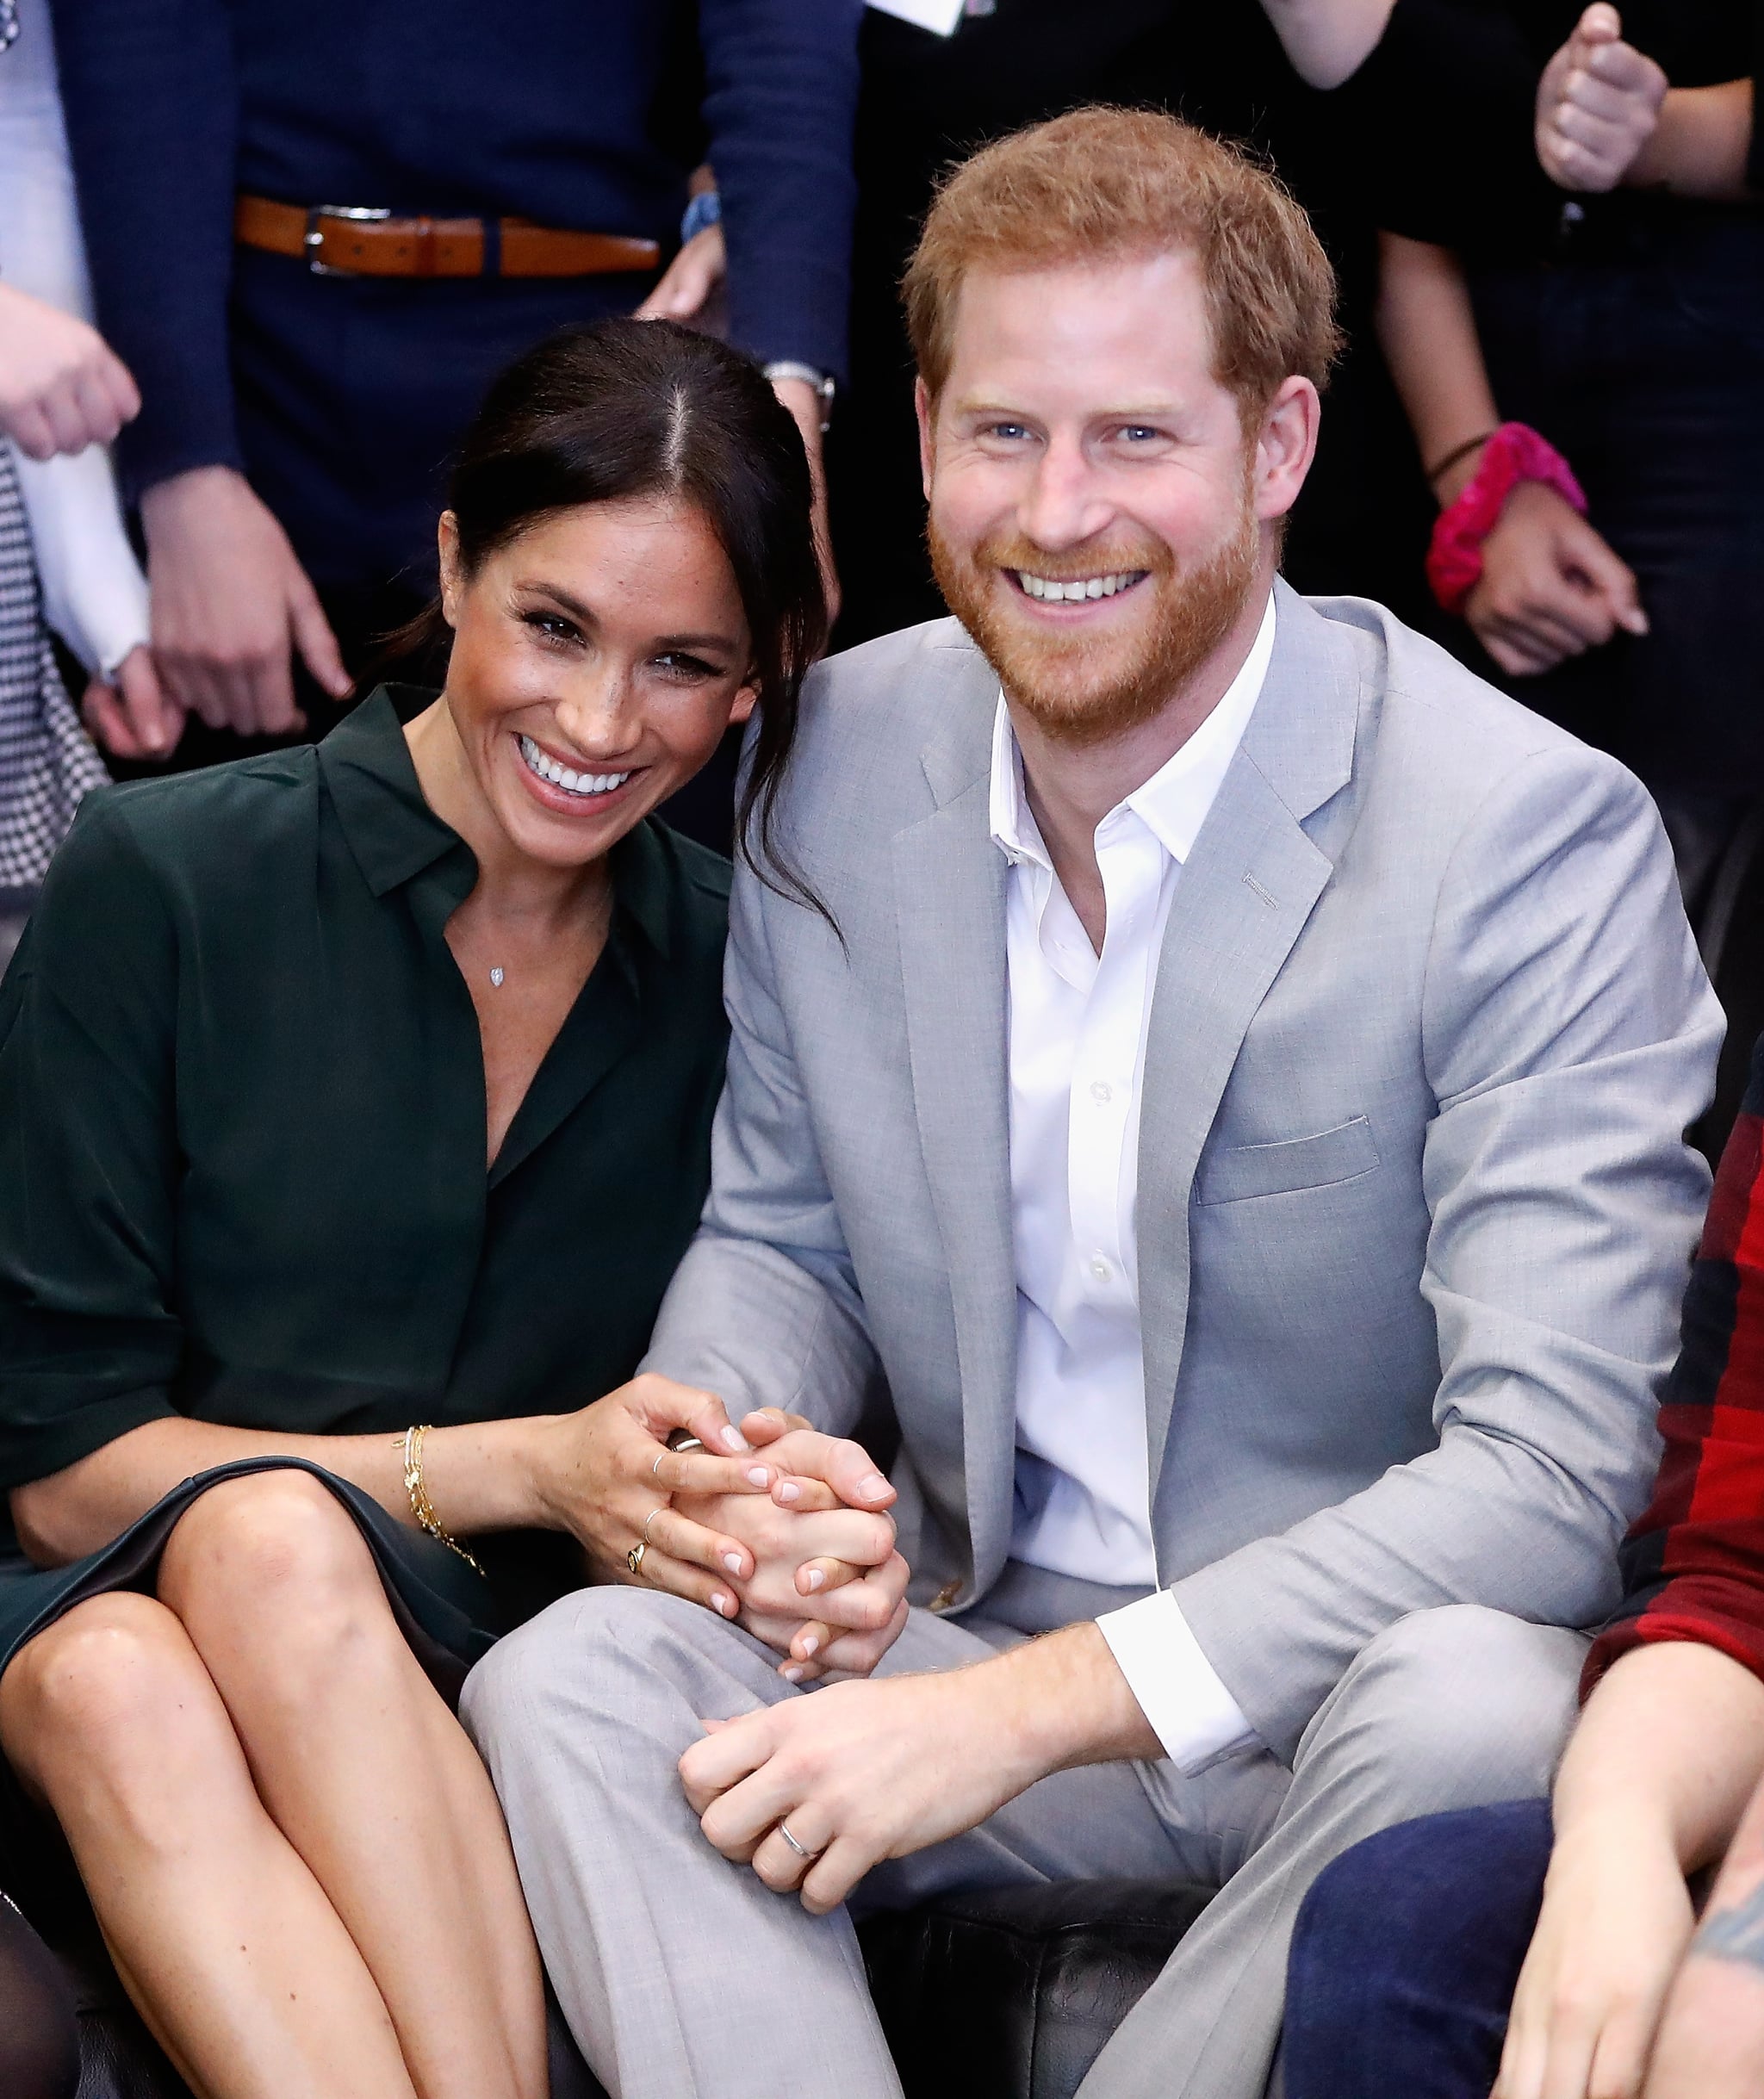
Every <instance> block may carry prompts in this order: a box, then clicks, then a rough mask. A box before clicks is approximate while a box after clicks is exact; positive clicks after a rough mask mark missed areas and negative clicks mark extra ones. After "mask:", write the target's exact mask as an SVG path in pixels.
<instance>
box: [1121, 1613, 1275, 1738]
mask: <svg viewBox="0 0 1764 2099" xmlns="http://www.w3.org/2000/svg"><path fill="white" fill-rule="evenodd" d="M1096 1626H1097V1630H1099V1631H1100V1632H1101V1633H1102V1635H1103V1638H1104V1639H1105V1640H1106V1641H1108V1643H1109V1652H1110V1653H1111V1654H1112V1655H1114V1656H1115V1661H1116V1663H1117V1665H1118V1666H1119V1667H1120V1670H1121V1674H1122V1675H1123V1676H1124V1677H1126V1679H1127V1688H1128V1690H1129V1691H1131V1692H1133V1694H1134V1697H1135V1698H1137V1699H1138V1700H1139V1701H1140V1711H1141V1712H1143V1713H1144V1714H1145V1716H1146V1720H1147V1721H1148V1722H1149V1723H1150V1724H1151V1729H1152V1733H1153V1734H1154V1735H1155V1736H1157V1737H1158V1741H1159V1742H1162V1743H1163V1745H1164V1754H1165V1755H1166V1756H1167V1757H1168V1758H1169V1759H1170V1761H1171V1763H1172V1764H1174V1765H1175V1766H1176V1767H1177V1770H1178V1771H1179V1772H1181V1773H1182V1774H1183V1777H1184V1778H1192V1777H1193V1776H1194V1775H1195V1773H1196V1772H1197V1771H1204V1770H1205V1769H1206V1767H1207V1766H1208V1764H1210V1763H1213V1762H1214V1761H1216V1760H1217V1759H1218V1758H1220V1757H1221V1756H1228V1755H1229V1754H1231V1752H1232V1751H1233V1749H1243V1748H1248V1747H1249V1746H1250V1745H1251V1744H1252V1742H1255V1740H1256V1738H1257V1737H1256V1730H1254V1729H1253V1728H1252V1726H1251V1725H1250V1723H1249V1722H1248V1721H1247V1720H1245V1717H1244V1716H1243V1709H1242V1708H1241V1707H1240V1706H1239V1704H1238V1702H1237V1700H1236V1699H1235V1698H1233V1696H1232V1695H1231V1693H1230V1692H1228V1691H1227V1689H1226V1688H1225V1686H1224V1685H1223V1684H1222V1683H1221V1681H1220V1680H1219V1673H1218V1671H1217V1670H1216V1669H1215V1668H1214V1667H1213V1665H1212V1663H1211V1662H1210V1661H1208V1659H1207V1657H1206V1655H1204V1654H1202V1651H1201V1643H1200V1642H1199V1641H1198V1640H1197V1639H1196V1637H1195V1636H1194V1634H1193V1633H1192V1632H1190V1631H1189V1622H1188V1620H1187V1619H1186V1618H1184V1617H1183V1614H1182V1606H1181V1605H1180V1604H1178V1603H1177V1600H1176V1597H1175V1594H1174V1593H1173V1592H1172V1591H1171V1590H1169V1589H1159V1590H1158V1593H1157V1594H1156V1595H1154V1596H1146V1597H1142V1598H1141V1599H1140V1601H1139V1602H1138V1603H1136V1604H1128V1605H1126V1606H1125V1607H1124V1608H1123V1609H1121V1610H1120V1611H1108V1612H1104V1613H1103V1616H1102V1617H1101V1618H1098V1619H1097V1620H1096Z"/></svg>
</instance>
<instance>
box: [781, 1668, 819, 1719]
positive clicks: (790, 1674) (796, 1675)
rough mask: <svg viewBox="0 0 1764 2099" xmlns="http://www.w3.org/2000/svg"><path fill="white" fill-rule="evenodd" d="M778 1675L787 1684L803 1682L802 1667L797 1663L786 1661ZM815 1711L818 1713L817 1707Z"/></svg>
mask: <svg viewBox="0 0 1764 2099" xmlns="http://www.w3.org/2000/svg"><path fill="white" fill-rule="evenodd" d="M778 1674H780V1676H781V1677H783V1678H784V1679H785V1680H786V1682H787V1683H792V1684H799V1683H801V1681H802V1680H803V1665H802V1664H801V1662H799V1661H786V1663H785V1665H784V1667H782V1668H781V1669H780V1671H779V1672H778ZM815 1710H816V1711H817V1712H818V1711H820V1708H819V1706H817V1707H816V1709H815Z"/></svg>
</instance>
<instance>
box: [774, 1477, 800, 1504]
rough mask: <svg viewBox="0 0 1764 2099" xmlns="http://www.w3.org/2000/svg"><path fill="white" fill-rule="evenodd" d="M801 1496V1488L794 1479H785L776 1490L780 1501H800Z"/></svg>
mask: <svg viewBox="0 0 1764 2099" xmlns="http://www.w3.org/2000/svg"><path fill="white" fill-rule="evenodd" d="M802 1498H803V1490H802V1489H801V1487H798V1485H797V1483H796V1481H794V1480H786V1481H785V1482H784V1484H783V1485H782V1486H781V1487H780V1488H779V1490H778V1499H779V1500H780V1501H800V1500H802Z"/></svg>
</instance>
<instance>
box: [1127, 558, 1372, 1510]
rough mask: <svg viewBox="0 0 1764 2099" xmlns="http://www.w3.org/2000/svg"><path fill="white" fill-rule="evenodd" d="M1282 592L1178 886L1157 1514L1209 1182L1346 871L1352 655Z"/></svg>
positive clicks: (1156, 1097)
mask: <svg viewBox="0 0 1764 2099" xmlns="http://www.w3.org/2000/svg"><path fill="white" fill-rule="evenodd" d="M1276 590H1277V593H1278V611H1277V615H1276V617H1277V621H1278V624H1277V627H1276V641H1275V649H1274V657H1273V661H1272V662H1271V663H1270V666H1269V672H1268V677H1267V680H1266V682H1265V684H1264V686H1263V688H1262V693H1261V697H1260V698H1259V699H1258V701H1257V703H1256V708H1255V712H1254V713H1253V715H1252V717H1251V719H1250V724H1249V727H1248V729H1247V730H1245V736H1244V740H1243V742H1242V744H1241V746H1240V747H1239V750H1238V753H1237V755H1236V757H1235V758H1234V759H1233V761H1232V765H1231V769H1230V770H1229V772H1228V773H1227V774H1226V777H1225V780H1224V784H1223V785H1222V786H1221V789H1220V791H1219V796H1218V799H1217V800H1216V801H1215V802H1214V805H1213V807H1212V809H1211V810H1210V811H1209V812H1208V817H1207V820H1206V822H1205V823H1204V824H1203V825H1202V828H1201V833H1200V835H1199V837H1198V838H1197V839H1196V842H1195V848H1194V851H1193V852H1192V853H1191V854H1189V859H1188V862H1187V864H1186V865H1185V866H1184V867H1183V872H1182V875H1181V877H1180V879H1178V881H1177V885H1176V894H1175V897H1174V899H1173V901H1172V903H1171V911H1170V918H1169V922H1168V924H1167V926H1166V928H1165V936H1164V946H1163V950H1162V953H1161V954H1160V956H1159V959H1158V978H1157V985H1156V990H1155V992H1154V994H1153V997H1152V1015H1151V1022H1150V1026H1149V1028H1148V1032H1147V1035H1146V1068H1145V1087H1144V1104H1143V1108H1142V1112H1141V1115H1140V1157H1139V1211H1138V1220H1137V1221H1138V1231H1139V1270H1140V1327H1141V1332H1142V1337H1143V1348H1144V1357H1145V1370H1146V1440H1147V1447H1148V1452H1149V1456H1150V1470H1151V1477H1152V1481H1153V1483H1154V1484H1153V1494H1152V1499H1153V1503H1154V1505H1155V1503H1156V1500H1157V1485H1156V1483H1157V1481H1158V1475H1159V1473H1160V1470H1161V1469H1162V1466H1163V1462H1164V1450H1165V1443H1166V1441H1167V1439H1168V1436H1169V1431H1170V1417H1171V1408H1172V1407H1173V1405H1174V1402H1175V1398H1176V1385H1177V1377H1178V1376H1179V1374H1180V1372H1181V1369H1182V1356H1183V1339H1184V1336H1185V1333H1186V1331H1187V1323H1188V1307H1189V1198H1190V1195H1191V1192H1192V1189H1193V1187H1194V1180H1195V1173H1196V1168H1197V1166H1198V1164H1199V1163H1200V1157H1201V1152H1202V1147H1203V1146H1204V1145H1205V1144H1206V1141H1207V1138H1208V1133H1209V1132H1210V1131H1211V1129H1212V1127H1213V1123H1214V1118H1215V1117H1216V1115H1217V1114H1218V1112H1219V1103H1220V1100H1221V1096H1222V1095H1223V1094H1224V1091H1225V1088H1226V1085H1227V1082H1228V1081H1229V1079H1230V1077H1231V1074H1232V1070H1233V1066H1234V1065H1235V1064H1236V1062H1237V1057H1238V1053H1239V1050H1240V1049H1241V1047H1242V1046H1243V1040H1244V1037H1245V1034H1246V1033H1247V1032H1248V1029H1249V1026H1250V1023H1251V1022H1252V1020H1253V1019H1254V1017H1255V1014H1256V1009H1257V1008H1258V1006H1259V1005H1260V1004H1261V1003H1262V1001H1263V999H1264V997H1266V996H1267V994H1268V991H1269V988H1270V985H1271V984H1273V982H1274V980H1275V978H1276V977H1277V976H1278V975H1279V973H1280V971H1281V968H1282V966H1283V964H1284V963H1285V960H1286V958H1287V956H1288V955H1289V953H1291V951H1292V947H1293V943H1294V942H1295V941H1296V940H1297V939H1298V936H1299V935H1300V933H1301V931H1302V930H1303V929H1304V925H1305V922H1306V920H1307V918H1308V917H1309V916H1310V914H1311V911H1312V909H1313V907H1314V904H1316V901H1317V899H1318V897H1320V895H1321V894H1322V891H1323V889H1324V886H1325V885H1326V883H1327V881H1328V879H1329V877H1330V874H1331V873H1332V862H1331V860H1329V858H1328V857H1327V855H1326V854H1325V853H1324V852H1323V851H1322V850H1321V849H1320V848H1319V847H1318V846H1317V845H1316V844H1314V842H1313V841H1312V839H1311V838H1310V837H1309V836H1308V835H1307V832H1306V830H1305V828H1304V822H1305V819H1306V818H1307V817H1309V816H1311V815H1312V814H1313V813H1314V811H1315V810H1318V809H1320V807H1321V806H1322V805H1323V804H1324V803H1326V801H1328V800H1329V799H1331V798H1332V797H1333V796H1334V795H1335V794H1336V793H1337V792H1339V790H1340V788H1341V787H1343V786H1345V784H1346V783H1347V781H1348V780H1349V779H1350V778H1351V775H1352V771H1353V751H1354V733H1355V727H1356V722H1357V709H1358V696H1359V679H1358V671H1357V665H1356V663H1355V661H1354V658H1353V655H1352V651H1351V644H1349V643H1347V642H1345V640H1344V639H1342V638H1341V637H1339V636H1338V635H1336V634H1335V632H1334V631H1333V630H1332V627H1331V624H1330V623H1329V622H1327V621H1326V620H1324V619H1322V618H1320V617H1319V615H1318V614H1316V613H1315V612H1312V611H1311V609H1310V607H1309V606H1308V605H1306V604H1305V602H1304V600H1303V599H1301V598H1299V597H1297V596H1296V595H1295V593H1293V592H1291V591H1289V589H1287V587H1285V586H1284V585H1283V584H1281V585H1278V586H1276ZM1152 1528H1153V1534H1154V1536H1155V1535H1156V1532H1157V1528H1158V1526H1157V1525H1156V1523H1155V1522H1154V1524H1153V1526H1152Z"/></svg>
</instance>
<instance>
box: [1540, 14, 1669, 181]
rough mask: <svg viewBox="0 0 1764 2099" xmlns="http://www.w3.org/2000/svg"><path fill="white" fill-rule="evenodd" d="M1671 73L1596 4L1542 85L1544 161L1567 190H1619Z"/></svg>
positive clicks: (1655, 119)
mask: <svg viewBox="0 0 1764 2099" xmlns="http://www.w3.org/2000/svg"><path fill="white" fill-rule="evenodd" d="M1666 90H1667V79H1666V75H1665V74H1664V73H1663V72H1662V71H1661V69H1660V67H1659V66H1658V65H1655V63H1654V61H1653V59H1650V58H1649V57H1647V56H1646V55H1645V54H1644V53H1642V52H1639V51H1637V49H1636V48H1635V47H1634V46H1633V45H1630V44H1626V43H1624V40H1623V21H1622V18H1621V16H1619V15H1618V11H1617V9H1615V8H1614V7H1612V6H1609V5H1608V4H1607V3H1606V0H1594V4H1593V6H1591V7H1589V8H1588V9H1587V11H1586V13H1585V14H1584V15H1582V16H1581V19H1580V22H1579V23H1578V24H1577V25H1576V27H1575V33H1574V34H1573V35H1572V36H1571V37H1569V39H1568V41H1567V43H1565V44H1564V45H1563V46H1562V49H1561V50H1560V51H1558V52H1557V53H1556V56H1555V57H1554V58H1553V59H1550V63H1549V65H1546V66H1545V67H1544V77H1543V78H1542V79H1541V80H1540V81H1539V82H1538V83H1537V158H1538V159H1539V160H1540V161H1542V162H1543V164H1544V173H1545V174H1546V175H1547V176H1548V177H1550V181H1551V182H1553V183H1558V184H1559V185H1560V186H1561V187H1562V189H1580V190H1599V191H1602V190H1606V189H1616V188H1617V186H1618V183H1620V182H1622V180H1623V179H1624V176H1626V175H1627V174H1628V173H1629V171H1630V168H1631V167H1632V166H1633V165H1634V164H1635V161H1636V158H1637V155H1638V154H1639V153H1640V152H1642V150H1643V147H1644V146H1646V145H1647V144H1648V141H1649V140H1650V139H1651V138H1652V137H1653V136H1654V132H1655V127H1656V126H1657V125H1658V123H1659V121H1660V109H1661V105H1662V103H1663V102H1664V101H1665V100H1666Z"/></svg>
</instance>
